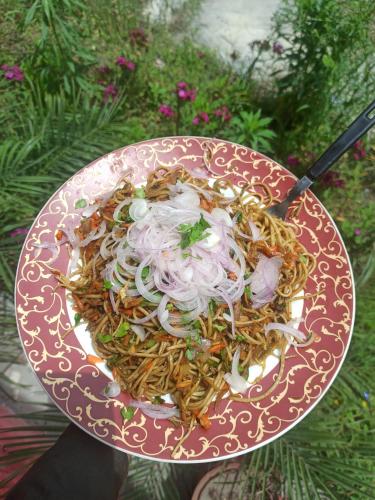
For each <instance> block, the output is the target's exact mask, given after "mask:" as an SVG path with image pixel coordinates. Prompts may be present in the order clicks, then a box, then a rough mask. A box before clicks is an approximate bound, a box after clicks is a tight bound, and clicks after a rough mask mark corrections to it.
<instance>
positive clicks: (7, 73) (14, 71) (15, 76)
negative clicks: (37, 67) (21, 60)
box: [1, 64, 25, 82]
mask: <svg viewBox="0 0 375 500" xmlns="http://www.w3.org/2000/svg"><path fill="white" fill-rule="evenodd" d="M1 69H2V70H3V72H4V75H3V76H4V78H6V79H7V80H15V81H17V82H22V80H23V79H24V78H25V75H24V74H23V71H22V70H21V68H20V67H19V66H8V65H7V64H3V65H2V66H1Z"/></svg>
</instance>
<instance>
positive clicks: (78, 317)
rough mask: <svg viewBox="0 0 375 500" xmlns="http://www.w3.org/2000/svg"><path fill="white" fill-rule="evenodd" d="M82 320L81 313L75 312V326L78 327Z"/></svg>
mask: <svg viewBox="0 0 375 500" xmlns="http://www.w3.org/2000/svg"><path fill="white" fill-rule="evenodd" d="M80 321H81V315H80V314H79V313H75V315H74V327H76V326H77V325H78V323H79V322H80Z"/></svg>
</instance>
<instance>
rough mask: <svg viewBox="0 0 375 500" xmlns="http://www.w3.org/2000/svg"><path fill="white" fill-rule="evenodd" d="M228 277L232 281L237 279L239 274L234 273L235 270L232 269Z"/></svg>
mask: <svg viewBox="0 0 375 500" xmlns="http://www.w3.org/2000/svg"><path fill="white" fill-rule="evenodd" d="M228 278H229V279H230V280H232V281H236V279H237V274H236V273H234V272H233V271H231V272H230V273H228Z"/></svg>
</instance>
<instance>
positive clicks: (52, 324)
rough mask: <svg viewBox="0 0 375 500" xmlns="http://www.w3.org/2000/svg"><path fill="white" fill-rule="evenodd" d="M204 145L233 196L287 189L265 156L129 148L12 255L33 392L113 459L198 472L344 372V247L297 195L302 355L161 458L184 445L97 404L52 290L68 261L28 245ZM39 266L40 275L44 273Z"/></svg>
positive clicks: (78, 334) (347, 273) (350, 309)
mask: <svg viewBox="0 0 375 500" xmlns="http://www.w3.org/2000/svg"><path fill="white" fill-rule="evenodd" d="M205 144H208V145H209V147H210V149H211V151H212V158H211V159H210V170H211V175H212V177H218V178H228V179H231V180H232V181H233V182H234V183H235V184H237V185H238V186H241V185H243V184H244V183H247V182H248V181H261V182H264V183H267V184H268V186H269V187H270V189H271V190H272V192H273V194H274V196H275V197H276V198H277V199H280V198H282V197H283V196H284V194H285V193H286V192H287V191H288V190H289V189H290V188H291V186H292V185H293V183H294V182H295V177H294V176H293V175H292V174H291V173H290V172H288V170H286V169H285V168H283V167H282V166H280V165H279V164H277V163H276V162H274V161H272V160H270V159H269V158H267V157H266V156H264V155H262V154H260V153H257V152H256V151H253V150H251V149H249V148H246V147H244V146H240V145H237V144H233V143H230V142H226V141H222V140H218V139H206V138H200V137H168V138H162V139H154V140H149V141H144V142H141V143H138V144H135V145H132V146H128V147H125V148H122V149H119V150H117V151H114V152H113V153H109V154H107V155H105V156H103V157H102V158H99V159H97V160H95V161H94V162H92V163H91V164H90V165H88V166H87V167H85V168H83V169H82V170H80V171H79V172H78V173H77V174H75V175H74V176H73V177H72V178H71V179H70V180H68V181H67V182H66V183H65V184H64V185H63V186H62V187H61V188H60V189H59V190H58V191H57V192H56V193H55V194H54V195H53V196H52V197H51V198H50V200H49V201H48V202H47V203H46V205H45V206H44V207H43V209H42V210H41V212H40V213H39V215H38V217H37V218H36V220H35V222H34V224H33V226H32V227H31V229H30V232H29V234H28V236H27V238H26V241H25V244H24V247H23V249H22V252H21V256H20V260H19V266H18V271H17V280H16V292H15V293H16V316H17V323H18V329H19V334H20V337H21V341H22V344H23V346H24V349H25V353H26V356H27V358H28V360H29V362H30V364H31V367H32V369H33V370H34V371H35V373H36V374H37V376H38V378H39V380H40V382H41V384H42V385H43V387H44V389H45V390H46V391H47V392H48V394H49V396H50V397H51V398H52V399H53V401H54V402H55V404H56V405H57V406H58V408H60V410H61V411H62V412H63V413H65V415H66V416H67V417H69V419H70V420H71V421H72V422H74V423H75V424H77V425H78V426H79V427H81V428H82V429H83V430H85V431H86V432H88V433H89V434H91V435H92V436H93V437H95V438H97V439H99V440H101V441H103V442H104V443H106V444H108V445H110V446H113V447H115V448H117V449H119V450H121V451H124V452H127V453H130V454H133V455H138V456H141V457H143V458H149V459H153V460H160V461H176V462H206V461H213V460H220V459H225V458H230V457H234V456H237V455H241V454H243V453H246V452H248V451H251V450H254V449H255V448H258V447H260V446H263V445H264V444H266V443H269V442H270V441H272V440H274V439H276V438H277V437H279V436H281V435H282V434H284V433H285V432H287V431H288V430H289V429H291V428H292V427H294V426H295V425H296V424H297V423H298V422H300V421H301V420H302V419H303V418H304V417H305V416H306V415H307V414H308V413H309V412H310V411H311V410H312V409H313V408H314V407H315V405H316V404H317V403H318V402H319V400H320V399H321V398H322V397H323V395H324V394H325V392H326V391H327V390H328V388H329V387H330V385H331V384H332V382H333V380H334V378H335V377H336V375H337V374H338V372H339V369H340V367H341V365H342V363H343V361H344V358H345V354H346V352H347V349H348V346H349V343H350V338H351V333H352V326H353V321H354V302H355V298H354V286H353V275H352V271H351V267H350V262H349V258H348V255H347V252H346V250H345V246H344V243H343V241H342V239H341V237H340V235H339V233H338V231H337V228H336V226H335V224H334V222H333V221H332V219H331V217H330V216H329V214H328V213H327V211H326V210H325V208H324V207H323V205H322V204H321V203H320V202H319V201H318V199H317V198H316V197H315V196H314V194H312V192H310V191H307V193H305V195H304V196H303V198H302V200H300V201H298V202H296V203H297V204H298V205H299V208H298V210H296V211H295V215H294V216H293V223H294V224H295V227H296V232H297V235H298V238H299V240H300V241H301V242H302V243H303V245H304V246H305V247H306V248H307V250H308V251H309V252H311V253H312V254H314V255H315V257H316V258H317V266H316V269H315V270H314V272H313V273H312V274H311V275H310V276H309V278H308V281H307V285H306V290H305V292H307V293H309V292H310V293H314V292H316V291H317V290H320V292H321V293H320V294H319V295H317V296H316V297H315V298H313V299H310V300H308V301H305V302H304V304H303V312H302V316H303V317H304V322H303V326H302V329H303V330H305V331H306V332H307V331H313V332H314V333H315V334H316V337H315V341H314V342H313V343H312V344H311V345H310V346H308V347H306V348H300V349H295V348H294V347H291V348H290V349H289V351H288V354H287V359H286V367H285V371H284V374H283V376H282V379H281V382H280V383H279V385H278V386H277V387H276V389H275V390H274V391H273V392H272V393H271V394H270V395H269V396H268V397H266V398H265V399H263V400H261V401H258V402H255V403H252V404H249V403H240V402H234V401H230V400H229V399H223V400H222V401H221V402H220V403H219V404H217V405H215V406H214V405H211V407H210V419H211V421H212V426H211V428H210V429H209V430H204V429H201V428H200V427H196V428H195V430H193V432H192V433H191V435H190V436H189V437H188V439H187V440H186V441H185V442H184V444H183V445H182V446H181V447H180V448H179V451H178V453H177V454H176V455H175V456H174V457H173V458H172V455H171V453H172V451H173V449H174V448H175V446H176V444H177V443H178V441H179V440H180V438H181V436H182V435H183V433H184V429H183V428H182V426H181V427H179V426H177V427H176V426H174V425H173V424H172V423H171V422H169V421H168V420H153V419H151V418H149V417H146V416H145V415H144V414H143V413H142V412H141V411H140V410H137V411H136V412H135V415H134V417H133V418H132V419H131V420H129V421H123V419H122V417H121V414H120V409H121V407H122V406H123V404H124V400H125V398H126V396H124V395H123V394H121V395H120V396H119V397H118V398H113V399H107V398H106V397H105V396H103V395H102V394H101V393H102V390H103V387H104V386H105V385H106V384H107V382H108V374H107V373H108V372H106V371H105V369H104V368H103V367H102V366H100V365H101V364H98V365H96V366H93V365H91V364H89V363H88V362H87V358H86V356H87V353H94V351H93V349H92V346H91V341H90V340H88V338H89V334H88V332H84V327H82V328H83V332H82V331H80V330H79V328H80V327H79V328H78V329H77V328H75V329H74V331H72V332H70V333H69V334H68V335H67V332H68V331H69V330H70V329H71V328H72V326H74V320H73V313H72V311H71V309H70V306H69V304H68V301H67V298H66V291H65V289H63V288H61V287H57V282H56V280H55V278H54V275H53V273H52V272H51V267H53V268H57V269H59V270H61V271H62V272H67V269H68V266H69V258H70V257H69V251H68V248H67V245H62V246H60V247H59V254H58V256H57V258H56V259H55V260H54V261H53V263H51V261H52V256H51V249H49V248H43V249H39V250H38V251H36V249H35V247H34V246H33V244H35V243H37V244H38V243H41V242H45V241H53V238H54V233H55V230H56V228H58V227H64V226H63V225H64V224H66V223H69V222H71V221H73V220H74V217H77V213H76V210H75V208H74V204H75V201H76V200H77V199H81V198H86V199H88V200H94V199H95V198H96V197H97V196H98V195H100V194H102V193H105V192H108V191H110V189H111V188H113V187H114V186H115V185H116V183H117V181H118V179H119V178H120V177H121V176H122V175H124V173H125V172H127V171H128V170H129V169H130V170H131V172H132V174H131V175H132V176H133V177H132V179H133V181H134V182H135V183H140V182H143V181H144V180H145V179H146V177H147V174H148V173H149V172H150V171H152V170H153V169H154V168H155V167H157V166H158V165H166V166H173V165H176V164H182V165H183V166H185V167H186V168H188V169H197V168H198V169H199V168H200V167H201V165H202V164H203V155H204V148H205ZM49 263H50V264H49ZM277 373H278V368H277V366H275V367H274V368H273V369H272V370H271V371H270V372H269V373H268V374H267V375H266V376H265V377H264V378H263V379H262V380H261V382H259V383H257V384H253V385H252V386H251V388H250V394H251V395H253V394H255V393H260V391H262V390H266V389H267V387H269V386H270V385H271V384H272V381H273V380H274V377H276V375H277Z"/></svg>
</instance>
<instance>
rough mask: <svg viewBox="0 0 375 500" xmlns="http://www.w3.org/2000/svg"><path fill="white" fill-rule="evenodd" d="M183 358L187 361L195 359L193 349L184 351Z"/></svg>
mask: <svg viewBox="0 0 375 500" xmlns="http://www.w3.org/2000/svg"><path fill="white" fill-rule="evenodd" d="M185 356H186V357H187V359H188V360H189V361H192V360H193V359H194V358H195V351H194V350H193V349H186V351H185Z"/></svg>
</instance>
